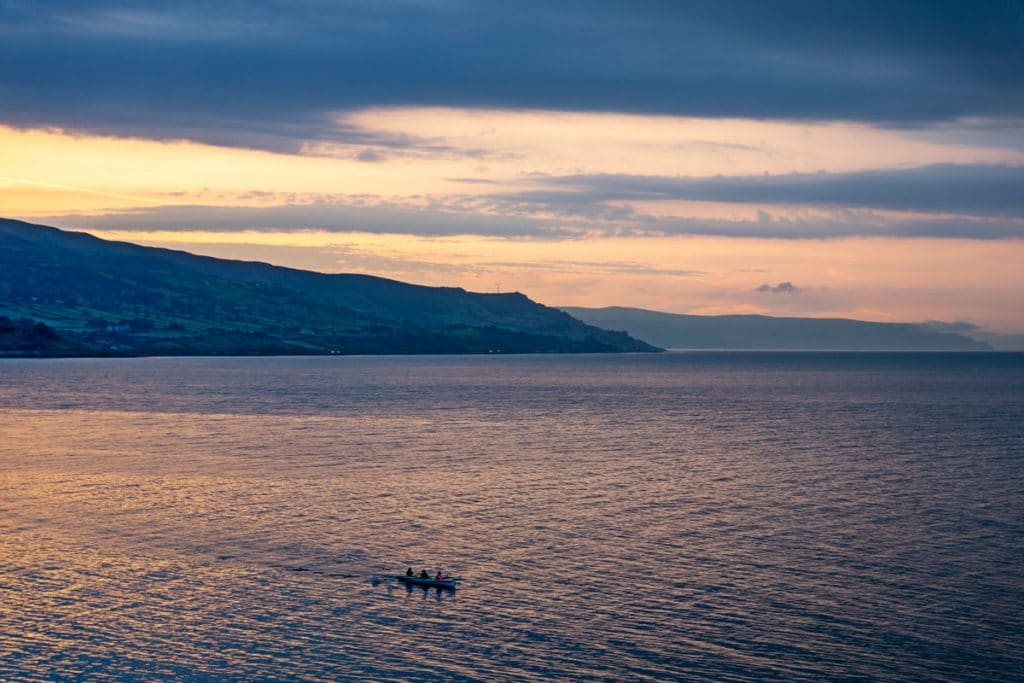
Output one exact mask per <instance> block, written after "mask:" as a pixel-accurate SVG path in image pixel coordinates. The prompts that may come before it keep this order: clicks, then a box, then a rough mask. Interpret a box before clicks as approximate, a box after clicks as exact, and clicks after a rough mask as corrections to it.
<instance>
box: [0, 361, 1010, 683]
mask: <svg viewBox="0 0 1024 683" xmlns="http://www.w3.org/2000/svg"><path fill="white" fill-rule="evenodd" d="M410 564H411V565H413V566H414V567H416V568H417V569H418V568H420V567H427V568H437V567H438V566H443V567H444V568H445V569H448V570H450V571H452V572H453V573H455V574H460V575H461V576H462V577H463V579H464V581H463V584H462V585H461V587H460V588H459V589H458V591H457V592H455V593H447V592H444V593H437V592H436V591H433V590H432V591H429V592H424V591H422V590H420V589H413V590H411V591H409V590H406V589H405V588H403V587H399V586H395V585H393V584H390V583H383V584H381V585H377V586H374V585H372V584H371V582H370V580H369V579H370V577H371V576H372V575H374V574H383V573H389V572H395V571H401V570H404V569H405V567H406V566H408V565H410ZM1022 568H1024V355H1020V354H978V355H974V354H920V355H914V354H785V353H780V354H756V353H748V354H728V353H718V354H715V353H675V354H661V355H636V356H520V357H390V358H371V357H364V358H359V357H347V358H285V359H278V358H273V359H269V358H264V359H138V360H60V361H12V360H7V361H2V362H0V680H20V681H32V680H53V679H71V680H74V679H81V680H90V681H91V680H97V681H103V680H310V681H312V680H344V679H349V680H353V679H355V680H360V679H365V680H380V681H387V680H394V681H399V680H414V681H415V680H456V681H458V680H466V681H517V680H548V679H554V680H632V681H644V680H695V681H765V680H786V681H793V680H851V681H854V680H864V681H907V680H920V681H1021V680H1024V569H1022Z"/></svg>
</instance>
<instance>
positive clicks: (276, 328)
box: [0, 219, 658, 356]
mask: <svg viewBox="0 0 1024 683" xmlns="http://www.w3.org/2000/svg"><path fill="white" fill-rule="evenodd" d="M0 316H3V318H5V319H6V320H7V323H6V324H3V325H0V354H3V355H8V356H11V355H195V354H203V355H207V354H231V355H248V354H324V353H346V354H348V353H358V354H373V353H495V352H500V353H534V352H621V351H656V350H658V349H656V348H655V347H652V346H650V345H648V344H646V343H644V342H640V341H637V340H635V339H633V338H631V337H629V336H628V335H626V334H624V333H620V332H608V331H606V330H602V329H599V328H596V327H592V326H589V325H586V324H584V323H582V322H580V321H578V320H576V319H575V318H573V317H571V316H569V315H568V314H566V313H563V312H561V311H558V310H556V309H553V308H549V307H547V306H542V305H540V304H537V303H535V302H533V301H531V300H530V299H528V298H527V297H526V296H524V295H522V294H519V293H512V294H477V293H471V292H467V291H465V290H463V289H459V288H451V287H422V286H417V285H411V284H406V283H402V282H397V281H394V280H387V279H384V278H378V277H372V276H368V275H328V274H323V273H314V272H309V271H303V270H296V269H291V268H281V267H277V266H271V265H269V264H266V263H253V262H244V261H230V260H225V259H216V258H209V257H205V256H196V255H193V254H188V253H185V252H181V251H172V250H167V249H155V248H152V247H143V246H139V245H135V244H129V243H125V242H111V241H106V240H101V239H98V238H96V237H93V236H91V235H88V234H85V233H77V232H67V231H63V230H58V229H56V228H51V227H46V226H40V225H32V224H29V223H24V222H21V221H14V220H8V219H0ZM0 322H2V321H0ZM37 323H43V326H42V327H38V326H37ZM3 330H8V331H7V332H4V331H3ZM32 330H35V332H34V333H33V332H32ZM47 330H50V332H52V334H51V333H50V332H47Z"/></svg>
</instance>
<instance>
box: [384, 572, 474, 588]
mask: <svg viewBox="0 0 1024 683" xmlns="http://www.w3.org/2000/svg"><path fill="white" fill-rule="evenodd" d="M390 578H392V579H398V580H399V581H401V582H403V583H408V584H412V585H413V586H423V587H425V588H430V587H432V586H434V587H437V588H450V589H451V590H455V584H456V582H457V581H458V579H456V578H454V577H445V578H443V579H433V578H427V579H424V578H423V577H421V576H417V575H413V576H406V575H405V574H395V575H394V576H392V577H390Z"/></svg>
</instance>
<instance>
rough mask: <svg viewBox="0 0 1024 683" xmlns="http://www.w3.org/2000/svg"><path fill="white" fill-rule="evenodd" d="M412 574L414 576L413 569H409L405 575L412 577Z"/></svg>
mask: <svg viewBox="0 0 1024 683" xmlns="http://www.w3.org/2000/svg"><path fill="white" fill-rule="evenodd" d="M412 574H413V571H412V567H409V568H408V569H406V570H405V575H406V576H412Z"/></svg>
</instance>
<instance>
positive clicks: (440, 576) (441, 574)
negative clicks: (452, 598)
mask: <svg viewBox="0 0 1024 683" xmlns="http://www.w3.org/2000/svg"><path fill="white" fill-rule="evenodd" d="M434 580H435V581H444V574H443V573H441V572H438V573H437V576H435V577H434Z"/></svg>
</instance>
